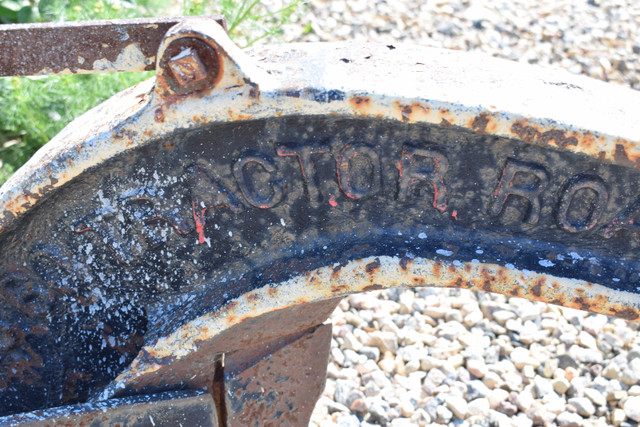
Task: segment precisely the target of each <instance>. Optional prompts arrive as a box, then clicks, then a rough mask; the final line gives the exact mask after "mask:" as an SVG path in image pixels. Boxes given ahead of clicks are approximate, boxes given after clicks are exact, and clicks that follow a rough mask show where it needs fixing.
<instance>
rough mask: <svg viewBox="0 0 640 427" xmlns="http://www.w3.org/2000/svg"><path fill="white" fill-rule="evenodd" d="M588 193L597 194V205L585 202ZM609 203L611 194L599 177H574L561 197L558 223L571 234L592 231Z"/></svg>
mask: <svg viewBox="0 0 640 427" xmlns="http://www.w3.org/2000/svg"><path fill="white" fill-rule="evenodd" d="M587 193H595V195H596V201H595V203H592V202H590V201H589V200H585V199H586V198H588V194H587ZM579 195H582V197H580V196H579ZM585 196H586V197H585ZM608 201H609V192H608V191H607V188H606V187H605V185H604V183H603V182H602V180H601V179H600V178H599V177H581V176H577V177H574V178H572V179H571V180H570V181H569V185H568V186H567V188H566V190H565V191H564V193H563V194H562V196H561V197H560V204H559V206H558V223H559V224H560V226H561V227H562V228H563V229H565V230H566V231H569V232H571V233H577V232H579V231H587V230H591V229H592V228H593V227H595V225H596V224H597V223H598V220H599V219H600V217H601V216H602V213H603V212H604V210H605V209H606V207H607V202H608ZM572 213H573V215H572Z"/></svg>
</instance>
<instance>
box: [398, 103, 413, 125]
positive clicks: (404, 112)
mask: <svg viewBox="0 0 640 427" xmlns="http://www.w3.org/2000/svg"><path fill="white" fill-rule="evenodd" d="M399 107H400V115H401V116H402V121H403V122H408V121H410V120H411V114H413V108H411V106H410V105H400V106H399Z"/></svg>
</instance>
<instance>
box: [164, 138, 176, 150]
mask: <svg viewBox="0 0 640 427" xmlns="http://www.w3.org/2000/svg"><path fill="white" fill-rule="evenodd" d="M173 147H174V145H173V143H172V142H171V141H169V140H167V141H166V142H165V143H164V148H166V149H167V150H169V151H171V150H173Z"/></svg>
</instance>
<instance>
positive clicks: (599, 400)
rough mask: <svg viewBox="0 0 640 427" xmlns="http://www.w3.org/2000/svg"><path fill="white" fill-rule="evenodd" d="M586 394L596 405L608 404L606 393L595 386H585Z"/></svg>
mask: <svg viewBox="0 0 640 427" xmlns="http://www.w3.org/2000/svg"><path fill="white" fill-rule="evenodd" d="M584 395H585V396H586V397H588V398H589V400H591V401H592V402H593V404H594V405H596V406H605V405H606V404H607V399H606V398H605V397H604V395H603V394H602V393H600V392H599V391H598V390H596V389H594V388H590V387H588V388H585V389H584Z"/></svg>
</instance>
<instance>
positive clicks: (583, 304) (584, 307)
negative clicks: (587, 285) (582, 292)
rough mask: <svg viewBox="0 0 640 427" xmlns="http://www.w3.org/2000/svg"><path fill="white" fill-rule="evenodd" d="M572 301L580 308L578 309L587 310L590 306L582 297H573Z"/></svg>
mask: <svg viewBox="0 0 640 427" xmlns="http://www.w3.org/2000/svg"><path fill="white" fill-rule="evenodd" d="M573 302H575V303H576V307H578V308H580V310H585V311H587V310H589V309H590V308H591V304H589V303H588V302H587V301H586V300H585V299H584V298H583V297H575V298H574V299H573Z"/></svg>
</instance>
